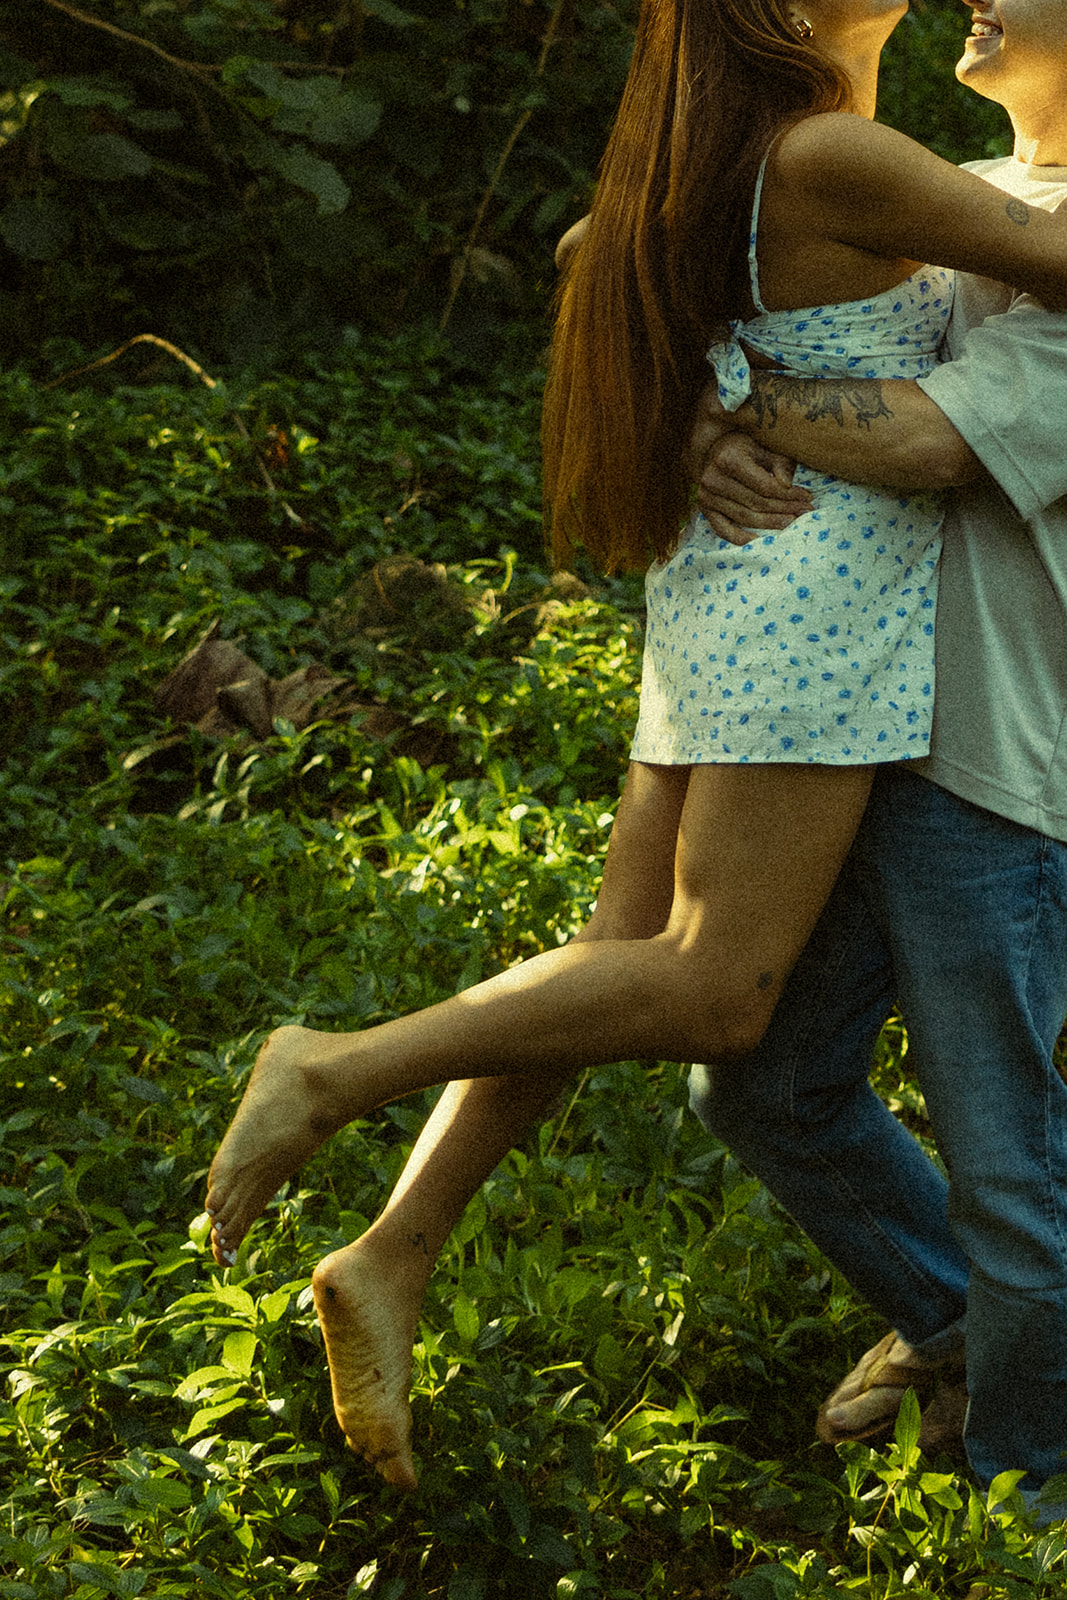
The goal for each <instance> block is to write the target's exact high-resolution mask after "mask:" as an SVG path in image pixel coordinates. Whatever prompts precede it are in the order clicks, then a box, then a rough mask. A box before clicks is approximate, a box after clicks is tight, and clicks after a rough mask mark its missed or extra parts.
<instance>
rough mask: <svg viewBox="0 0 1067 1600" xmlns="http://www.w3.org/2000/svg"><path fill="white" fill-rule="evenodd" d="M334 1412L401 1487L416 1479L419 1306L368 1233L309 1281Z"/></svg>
mask: <svg viewBox="0 0 1067 1600" xmlns="http://www.w3.org/2000/svg"><path fill="white" fill-rule="evenodd" d="M311 1286H312V1290H313V1293H314V1296H315V1308H316V1310H317V1311H318V1314H319V1322H320V1324H321V1326H322V1332H323V1337H324V1338H325V1340H326V1356H327V1359H328V1360H329V1363H330V1382H331V1384H332V1386H333V1409H334V1415H335V1416H336V1418H337V1421H338V1423H339V1424H340V1427H341V1431H342V1433H343V1434H344V1436H345V1439H346V1440H347V1442H348V1446H349V1448H350V1449H352V1450H355V1451H356V1453H357V1454H358V1455H361V1456H362V1457H363V1459H364V1461H367V1462H369V1463H370V1465H371V1466H373V1467H374V1468H375V1469H376V1470H377V1471H378V1472H380V1473H381V1475H382V1477H383V1478H384V1479H385V1481H386V1483H391V1484H393V1485H395V1487H396V1488H398V1489H414V1488H415V1487H416V1486H417V1484H418V1479H417V1477H416V1475H415V1463H414V1461H413V1460H412V1457H411V1402H410V1392H411V1353H412V1348H413V1346H414V1343H415V1331H416V1328H417V1326H418V1306H417V1304H416V1306H415V1307H414V1309H412V1308H411V1307H410V1305H409V1304H408V1301H407V1298H406V1297H405V1296H404V1295H403V1294H402V1293H397V1292H396V1289H395V1286H394V1285H393V1284H392V1283H391V1281H390V1278H389V1274H388V1272H382V1271H381V1270H380V1267H379V1264H378V1262H377V1261H376V1260H375V1259H374V1256H373V1252H372V1250H371V1249H370V1248H369V1247H367V1246H366V1245H365V1244H364V1243H363V1241H362V1240H359V1241H357V1242H356V1243H355V1244H352V1245H348V1246H347V1247H346V1248H345V1249H344V1250H337V1251H335V1252H334V1253H333V1255H329V1256H326V1258H325V1259H324V1260H323V1261H320V1262H319V1265H318V1266H317V1267H316V1268H315V1272H314V1275H313V1277H312V1280H311Z"/></svg>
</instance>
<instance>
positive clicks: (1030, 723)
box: [691, 0, 1067, 1519]
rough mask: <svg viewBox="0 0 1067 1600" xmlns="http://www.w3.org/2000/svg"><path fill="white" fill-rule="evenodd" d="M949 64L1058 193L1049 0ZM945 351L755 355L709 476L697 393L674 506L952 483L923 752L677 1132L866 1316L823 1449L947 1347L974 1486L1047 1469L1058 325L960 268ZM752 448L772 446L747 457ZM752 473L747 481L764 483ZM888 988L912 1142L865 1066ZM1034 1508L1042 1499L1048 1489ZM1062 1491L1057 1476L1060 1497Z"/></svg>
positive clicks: (1066, 945) (702, 1071)
mask: <svg viewBox="0 0 1067 1600" xmlns="http://www.w3.org/2000/svg"><path fill="white" fill-rule="evenodd" d="M968 9H972V11H973V18H974V21H973V25H972V32H971V35H970V37H969V38H968V39H967V42H966V46H965V50H964V54H963V57H962V60H961V61H960V63H959V65H958V66H957V76H958V77H959V78H960V79H961V80H962V81H963V82H964V83H966V84H968V85H969V86H970V87H972V88H973V89H975V90H976V91H977V92H978V93H980V94H983V95H985V96H987V97H989V98H992V99H995V100H997V101H999V102H1000V103H1001V104H1002V105H1003V106H1004V107H1005V108H1006V110H1007V111H1008V113H1009V115H1010V116H1011V119H1012V124H1013V127H1014V130H1015V152H1014V155H1013V157H1010V158H1007V159H1005V160H1003V161H993V162H981V163H978V164H977V169H976V170H978V171H979V172H981V173H982V174H983V176H985V177H986V178H987V179H988V180H989V181H991V182H993V183H996V184H998V185H999V186H1000V187H1001V188H1003V189H1005V190H1007V191H1008V192H1009V193H1010V194H1012V195H1015V196H1018V197H1020V198H1025V199H1026V200H1027V201H1028V202H1029V203H1030V204H1032V205H1033V204H1038V205H1042V206H1046V207H1048V208H1049V209H1053V208H1055V207H1056V206H1057V205H1058V204H1059V202H1060V201H1061V200H1064V199H1067V28H1065V26H1064V25H1065V23H1067V3H1064V0H976V4H975V5H974V6H973V7H971V6H970V5H969V6H968ZM950 353H951V355H952V357H953V360H952V361H951V362H949V363H946V364H945V365H943V366H942V367H941V368H940V369H939V370H938V371H937V372H935V373H934V374H932V375H931V376H930V377H929V378H926V379H923V380H921V381H920V382H919V383H918V384H915V383H910V382H904V381H901V382H888V383H880V382H869V383H856V384H847V383H840V382H838V381H836V380H825V381H824V382H822V383H820V384H816V383H815V382H811V383H808V382H806V381H804V380H790V379H785V378H781V377H778V376H777V375H775V374H772V373H757V374H754V379H753V394H752V399H751V400H750V401H749V402H748V403H747V404H746V405H745V406H744V407H743V408H742V410H741V411H739V412H738V413H736V414H735V417H734V419H733V420H732V421H731V422H729V426H731V427H736V426H740V427H742V428H743V429H744V430H745V431H746V432H747V433H749V434H750V435H751V436H752V437H753V438H755V440H757V441H758V443H759V445H760V453H758V454H757V455H756V457H755V459H754V462H753V463H750V464H749V465H748V466H746V467H744V468H743V469H742V475H743V482H742V483H741V485H740V487H737V486H735V487H733V488H727V486H726V480H725V479H724V477H723V475H722V472H721V471H720V470H719V468H718V466H717V464H716V463H717V461H718V459H719V457H720V454H721V453H723V452H724V459H727V460H728V459H730V451H731V445H730V442H729V441H725V442H724V444H723V445H721V446H719V447H716V449H715V450H713V451H712V452H711V455H710V457H709V456H708V451H709V448H710V446H711V441H712V440H713V438H714V436H715V435H716V433H717V432H719V431H721V429H722V426H723V423H722V420H721V418H718V417H715V416H714V415H713V411H714V406H713V402H711V401H710V400H709V402H708V405H709V409H708V411H707V412H706V413H705V415H704V418H703V421H702V422H701V423H700V424H698V427H697V429H696V431H695V434H694V439H693V441H692V449H691V455H692V454H693V453H694V452H696V453H697V454H698V456H699V457H700V459H702V460H704V459H705V457H707V461H706V467H705V470H704V474H703V478H702V481H701V488H700V494H701V503H702V505H703V506H704V508H705V510H706V511H707V512H708V513H709V515H710V517H711V520H712V522H713V525H714V526H715V528H716V531H718V532H720V533H722V534H724V535H725V536H729V537H731V538H733V539H734V540H735V542H737V541H738V540H740V541H742V542H743V540H744V539H746V538H748V537H751V536H752V535H750V534H743V535H742V534H740V533H738V532H737V531H736V530H731V529H730V526H729V523H728V522H726V521H723V513H724V512H725V513H726V514H727V515H728V516H730V517H732V518H733V519H734V521H736V522H739V523H741V524H744V525H746V526H747V527H749V528H752V527H763V528H773V527H781V526H784V525H785V523H786V522H787V521H788V520H790V519H791V518H792V517H793V516H795V515H796V514H797V509H798V506H801V505H802V504H803V497H802V496H800V495H799V494H798V492H797V491H795V490H792V489H790V488H789V487H788V486H787V485H788V472H787V471H785V470H784V464H783V461H782V457H783V456H784V457H788V458H791V460H792V459H795V460H802V461H804V462H805V463H807V464H808V465H809V466H813V467H815V468H816V469H818V470H822V471H826V472H832V473H835V474H837V475H838V476H840V477H842V478H845V479H849V480H853V481H866V482H877V483H882V484H889V485H891V486H892V485H898V486H900V487H901V488H908V489H915V488H923V487H931V486H939V485H944V484H949V483H964V484H966V485H967V486H966V487H965V488H964V489H961V490H959V491H958V492H957V494H956V496H955V498H954V499H953V501H952V503H951V504H950V507H949V512H948V517H947V521H946V526H945V550H944V556H943V559H942V573H941V589H940V598H939V610H938V622H937V687H936V694H937V699H936V708H935V717H934V732H933V738H932V745H931V754H930V756H929V757H928V758H927V759H925V760H923V761H921V762H915V763H904V764H900V765H898V766H889V767H883V768H881V769H880V771H879V776H878V780H877V782H876V785H875V789H874V793H873V796H872V800H871V805H870V807H869V810H868V813H867V816H866V818H865V821H864V824H863V827H862V829H861V832H860V835H859V837H858V839H857V842H856V845H855V847H854V849H853V852H852V855H851V856H850V859H849V861H848V863H847V865H846V868H845V870H844V871H843V873H842V876H841V879H840V881H839V883H838V886H837V889H836V890H835V894H834V897H833V899H832V900H831V902H830V904H829V906H828V907H827V909H826V911H825V913H824V915H823V918H822V920H821V922H820V924H819V927H818V929H817V930H816V933H815V935H814V936H813V939H812V942H811V944H810V945H809V947H808V949H807V951H806V952H805V954H804V956H803V957H802V959H801V962H800V963H799V964H798V966H797V968H796V971H795V972H794V974H793V977H792V979H791V980H790V983H789V985H788V987H787V989H786V991H785V994H784V995H783V998H782V1000H781V1002H780V1003H779V1007H778V1010H777V1012H776V1014H775V1019H774V1022H773V1023H772V1025H771V1029H770V1031H769V1032H768V1034H767V1036H766V1037H765V1039H764V1040H763V1043H762V1044H761V1046H760V1048H759V1050H758V1052H757V1053H756V1055H755V1056H754V1057H752V1058H750V1059H749V1060H747V1061H746V1062H745V1063H743V1064H741V1065H738V1064H736V1063H734V1064H730V1065H722V1066H714V1067H696V1068H694V1073H693V1085H692V1099H693V1104H694V1107H695V1109H696V1110H697V1111H698V1113H699V1115H700V1116H701V1118H702V1120H703V1121H704V1122H705V1124H706V1125H707V1126H708V1127H709V1128H710V1129H711V1130H713V1131H714V1132H715V1133H716V1134H718V1135H719V1136H720V1137H721V1138H723V1139H724V1140H725V1141H726V1142H727V1143H729V1144H730V1145H731V1146H732V1147H733V1149H734V1150H735V1151H736V1152H737V1153H738V1155H739V1156H741V1158H742V1159H743V1160H744V1161H745V1162H746V1163H747V1164H748V1165H749V1166H750V1167H751V1168H752V1169H753V1170H754V1171H755V1172H756V1173H758V1174H759V1175H760V1176H761V1177H762V1178H763V1179H764V1181H765V1182H766V1183H767V1185H768V1187H769V1188H771V1190H772V1191H774V1192H775V1193H776V1194H777V1195H778V1196H779V1198H780V1199H781V1200H782V1202H783V1203H784V1204H785V1205H786V1206H787V1208H788V1209H789V1210H790V1211H791V1212H792V1214H793V1215H794V1216H795V1217H796V1219H797V1220H798V1221H799V1222H800V1223H801V1225H802V1226H804V1227H805V1229H806V1230H807V1231H808V1232H810V1233H811V1235H812V1237H813V1238H815V1239H816V1241H817V1242H818V1243H820V1245H821V1246H822V1247H823V1249H824V1250H825V1251H826V1253H827V1254H828V1255H829V1256H830V1258H831V1259H832V1260H833V1261H834V1262H835V1264H836V1265H837V1266H838V1267H839V1268H840V1269H841V1270H842V1271H843V1272H844V1273H845V1274H846V1276H847V1277H849V1279H850V1280H851V1282H852V1283H853V1284H854V1286H855V1287H856V1288H857V1289H858V1290H859V1291H860V1292H861V1293H862V1294H863V1295H864V1296H865V1297H866V1298H867V1299H868V1300H869V1301H870V1303H871V1304H872V1305H873V1306H874V1307H875V1308H876V1309H878V1310H879V1311H880V1312H882V1314H884V1315H885V1317H886V1318H887V1320H888V1321H889V1322H890V1324H891V1326H892V1327H893V1329H894V1330H895V1332H894V1333H893V1334H891V1335H890V1336H889V1337H888V1338H887V1339H886V1340H884V1341H883V1342H882V1344H881V1345H880V1346H878V1347H877V1349H876V1350H874V1351H871V1352H868V1354H867V1356H865V1357H864V1358H863V1360H862V1361H861V1362H860V1364H859V1366H858V1367H857V1368H856V1370H855V1371H854V1372H853V1373H851V1374H850V1375H849V1377H848V1378H846V1380H845V1381H844V1383H842V1385H841V1386H840V1387H839V1389H838V1390H837V1391H835V1393H834V1395H832V1396H831V1397H830V1400H829V1401H828V1402H827V1404H826V1405H825V1406H824V1407H823V1409H822V1412H821V1413H820V1418H819V1432H820V1435H821V1436H822V1437H823V1438H825V1439H827V1440H831V1441H836V1440H842V1439H848V1438H865V1437H873V1436H875V1434H876V1433H877V1432H878V1430H879V1429H882V1430H883V1431H884V1430H887V1429H888V1428H889V1427H891V1425H892V1421H893V1418H894V1416H895V1414H896V1411H897V1409H898V1408H899V1404H900V1399H901V1397H902V1394H903V1391H904V1389H905V1388H906V1387H907V1386H908V1385H909V1384H911V1383H915V1384H917V1385H921V1382H922V1379H923V1378H924V1377H925V1376H928V1375H929V1374H930V1372H931V1371H932V1370H936V1369H937V1368H938V1367H939V1366H941V1365H942V1364H944V1363H946V1362H951V1361H953V1360H958V1359H959V1356H960V1353H961V1350H962V1348H963V1343H964V1324H966V1371H967V1384H968V1390H969V1394H970V1404H969V1410H968V1416H967V1422H966V1428H965V1443H966V1446H967V1451H968V1456H969V1459H970V1462H971V1465H972V1468H973V1470H974V1471H975V1473H976V1475H977V1476H978V1478H979V1479H980V1480H981V1481H982V1482H983V1483H985V1484H988V1483H990V1482H991V1480H992V1479H993V1478H994V1477H995V1476H996V1475H997V1474H998V1473H999V1472H1001V1471H1005V1470H1008V1469H1012V1468H1019V1469H1024V1470H1025V1473H1026V1476H1025V1477H1024V1478H1023V1480H1022V1483H1021V1488H1022V1489H1023V1491H1024V1493H1026V1495H1027V1497H1028V1498H1030V1499H1031V1500H1034V1499H1036V1498H1037V1497H1038V1495H1039V1494H1040V1491H1041V1489H1042V1488H1043V1486H1044V1485H1045V1484H1047V1483H1048V1482H1049V1480H1050V1479H1051V1478H1052V1477H1053V1476H1054V1475H1055V1474H1056V1473H1058V1472H1062V1471H1064V1470H1067V1459H1064V1453H1065V1452H1067V1085H1065V1083H1064V1081H1063V1080H1062V1079H1061V1077H1060V1075H1059V1073H1058V1072H1057V1070H1056V1067H1055V1065H1054V1063H1053V1059H1052V1052H1053V1046H1054V1044H1055V1041H1056V1037H1057V1034H1058V1032H1059V1029H1060V1027H1061V1025H1062V1022H1063V1019H1064V1015H1065V1013H1067V499H1065V498H1063V497H1064V496H1067V318H1065V317H1063V316H1056V317H1053V316H1050V315H1049V314H1048V313H1046V312H1045V311H1044V310H1043V309H1042V308H1041V307H1040V306H1037V305H1036V304H1034V303H1033V302H1032V301H1029V300H1027V299H1026V298H1024V297H1019V298H1013V296H1012V294H1011V292H1010V290H1007V289H1005V288H1003V287H1002V286H1000V285H996V284H992V283H989V282H986V281H984V280H978V279H973V278H971V279H968V278H964V279H963V280H962V281H961V283H960V285H959V289H958V297H957V303H956V310H955V312H954V315H953V323H952V328H951V332H950ZM769 452H773V453H769ZM768 491H769V492H770V499H766V498H764V497H765V496H766V494H767V493H768ZM894 999H896V1000H898V1001H899V1003H900V1006H901V1009H902V1012H903V1014H904V1018H905V1022H906V1024H907V1027H908V1036H909V1043H910V1052H911V1055H912V1057H913V1058H914V1060H915V1061H916V1064H917V1068H918V1074H919V1078H920V1082H921V1084H922V1087H923V1090H924V1093H925V1097H926V1101H927V1107H928V1110H929V1113H930V1117H931V1121H932V1124H933V1127H934V1132H935V1136H936V1139H937V1142H938V1146H939V1149H940V1151H941V1153H942V1155H943V1157H944V1160H945V1163H946V1166H947V1168H948V1171H949V1175H950V1176H949V1182H948V1184H947V1185H946V1183H945V1181H944V1179H943V1178H942V1177H941V1174H940V1172H939V1171H938V1170H937V1168H935V1167H934V1165H933V1164H932V1163H931V1162H929V1161H928V1160H927V1158H926V1157H925V1156H924V1155H923V1154H922V1152H921V1150H920V1149H919V1147H918V1145H917V1144H916V1143H915V1142H914V1141H913V1140H912V1138H911V1136H910V1135H909V1134H907V1133H906V1132H905V1131H904V1129H903V1128H902V1127H901V1125H900V1124H899V1123H898V1122H897V1121H896V1119H895V1118H894V1117H892V1116H891V1114H890V1113H889V1112H888V1111H887V1110H886V1108H885V1107H884V1106H883V1105H882V1104H881V1102H880V1101H879V1100H878V1099H877V1097H876V1096H875V1095H874V1094H873V1092H872V1091H871V1089H870V1087H869V1085H868V1083H867V1068H868V1066H869V1062H870V1058H871V1050H872V1046H873V1043H874V1039H875V1038H876V1036H877V1032H878V1029H879V1026H880V1024H881V1022H882V1021H883V1019H884V1017H885V1015H886V1014H887V1011H888V1009H889V1007H890V1005H891V1003H892V1001H893V1000H894ZM1047 1499H1048V1501H1049V1503H1047V1504H1045V1505H1044V1507H1043V1508H1039V1512H1038V1514H1039V1515H1040V1516H1043V1517H1044V1518H1046V1519H1047V1518H1048V1517H1049V1516H1051V1515H1061V1516H1062V1515H1064V1514H1065V1508H1064V1506H1063V1505H1062V1504H1060V1505H1058V1506H1057V1505H1054V1504H1052V1503H1051V1497H1047ZM1059 1499H1060V1500H1061V1501H1063V1500H1064V1499H1067V1496H1059Z"/></svg>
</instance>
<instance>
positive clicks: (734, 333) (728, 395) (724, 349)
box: [707, 140, 777, 411]
mask: <svg viewBox="0 0 1067 1600" xmlns="http://www.w3.org/2000/svg"><path fill="white" fill-rule="evenodd" d="M775 143H777V140H774V141H772V142H771V145H770V146H769V148H768V150H767V154H766V155H765V156H764V158H763V160H762V161H761V162H760V169H759V172H758V173H757V175H756V190H755V193H754V194H753V196H752V226H751V230H750V232H749V236H748V278H749V284H750V287H751V292H752V303H753V305H754V306H755V307H756V310H757V312H758V313H759V314H760V316H767V315H769V313H768V311H767V307H766V306H765V305H764V304H763V301H762V300H761V299H760V292H759V271H758V268H757V266H756V235H757V233H758V232H759V208H760V200H761V199H762V197H763V179H764V175H765V174H766V171H767V162H768V161H769V160H770V156H771V151H772V150H773V149H774V145H775ZM744 327H745V323H744V321H743V319H741V318H738V319H736V320H735V321H734V322H731V324H730V328H729V338H727V339H724V340H722V341H721V342H720V343H718V344H713V345H712V347H711V349H710V350H709V351H708V352H707V358H708V360H709V361H710V362H711V365H712V366H713V367H714V368H715V377H716V379H717V380H718V389H719V399H720V401H721V402H722V405H723V407H724V409H725V410H727V411H736V410H737V409H738V407H739V406H742V405H744V403H745V401H746V400H747V399H748V397H749V395H750V394H751V392H752V374H751V371H750V370H749V365H748V357H747V356H746V355H745V352H744V350H743V349H742V347H741V336H742V333H743V331H744Z"/></svg>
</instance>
